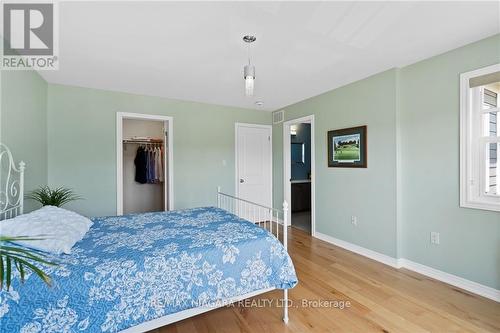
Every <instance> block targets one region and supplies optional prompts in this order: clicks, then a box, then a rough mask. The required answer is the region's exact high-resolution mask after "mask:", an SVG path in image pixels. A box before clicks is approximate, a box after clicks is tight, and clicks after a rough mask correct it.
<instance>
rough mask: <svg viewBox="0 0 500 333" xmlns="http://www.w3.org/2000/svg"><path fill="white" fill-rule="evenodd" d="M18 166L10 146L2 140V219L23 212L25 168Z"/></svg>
mask: <svg viewBox="0 0 500 333" xmlns="http://www.w3.org/2000/svg"><path fill="white" fill-rule="evenodd" d="M25 166H26V164H25V163H24V162H23V161H21V162H19V166H18V167H16V165H15V164H14V159H13V158H12V153H11V152H10V149H9V147H7V146H6V145H5V144H3V143H1V142H0V221H1V220H5V219H10V218H12V217H15V216H17V215H20V214H22V213H23V205H24V168H25Z"/></svg>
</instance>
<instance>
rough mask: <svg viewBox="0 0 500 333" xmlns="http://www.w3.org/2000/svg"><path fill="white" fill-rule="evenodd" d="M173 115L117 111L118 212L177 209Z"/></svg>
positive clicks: (119, 213) (120, 213)
mask: <svg viewBox="0 0 500 333" xmlns="http://www.w3.org/2000/svg"><path fill="white" fill-rule="evenodd" d="M172 122H173V119H172V117H166V116H155V115H145V114H136V113H122V112H118V113H117V122H116V124H117V128H116V129H117V138H116V141H117V142H116V149H117V173H116V175H117V177H116V181H117V205H116V207H117V209H116V210H117V214H118V215H122V214H130V213H144V212H157V211H167V210H172V209H173V197H172V195H173V193H172V185H173V184H172V179H173V176H172V175H173V169H172V164H173V163H172V162H173V153H172V134H173V133H172V128H173V123H172Z"/></svg>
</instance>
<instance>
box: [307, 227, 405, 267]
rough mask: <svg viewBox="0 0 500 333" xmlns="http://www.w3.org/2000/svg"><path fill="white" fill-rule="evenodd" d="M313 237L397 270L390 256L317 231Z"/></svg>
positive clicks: (396, 261)
mask: <svg viewBox="0 0 500 333" xmlns="http://www.w3.org/2000/svg"><path fill="white" fill-rule="evenodd" d="M314 237H316V238H319V239H321V240H323V241H325V242H327V243H331V244H333V245H337V246H338V247H341V248H343V249H346V250H349V251H351V252H354V253H357V254H361V255H362V256H365V257H368V258H370V259H373V260H376V261H379V262H381V263H383V264H386V265H389V266H391V267H395V268H399V266H398V264H399V263H398V260H397V259H396V258H393V257H391V256H388V255H385V254H382V253H379V252H376V251H373V250H369V249H367V248H364V247H362V246H359V245H355V244H352V243H349V242H346V241H343V240H341V239H338V238H334V237H332V236H328V235H325V234H322V233H321V232H317V231H316V234H315V235H314Z"/></svg>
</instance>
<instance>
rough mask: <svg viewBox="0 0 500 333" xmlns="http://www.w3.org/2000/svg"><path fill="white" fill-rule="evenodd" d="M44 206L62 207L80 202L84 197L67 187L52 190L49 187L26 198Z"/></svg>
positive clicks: (40, 188)
mask: <svg viewBox="0 0 500 333" xmlns="http://www.w3.org/2000/svg"><path fill="white" fill-rule="evenodd" d="M26 197H27V198H29V199H33V200H35V201H38V202H39V203H41V204H42V206H47V205H51V206H57V207H61V206H63V205H64V204H67V203H68V202H71V201H74V200H80V199H82V197H80V196H79V195H76V194H75V193H74V192H73V190H71V189H69V188H65V187H57V188H55V189H51V188H50V187H48V186H41V187H39V188H37V189H36V190H34V191H32V192H31V193H30V194H28V195H27V196H26Z"/></svg>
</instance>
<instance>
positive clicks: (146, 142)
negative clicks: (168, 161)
mask: <svg viewBox="0 0 500 333" xmlns="http://www.w3.org/2000/svg"><path fill="white" fill-rule="evenodd" d="M123 143H137V144H140V145H162V144H163V141H158V142H149V141H135V140H123Z"/></svg>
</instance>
